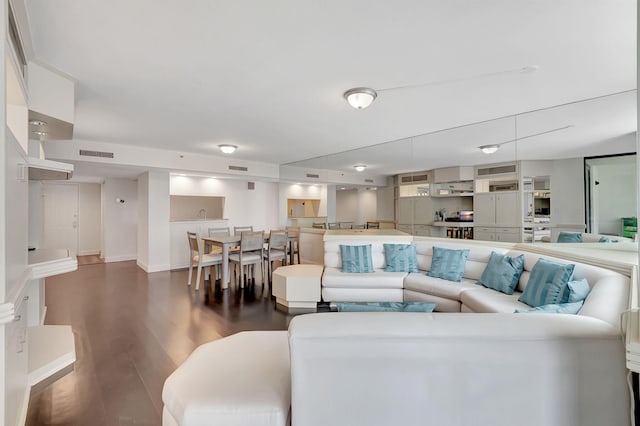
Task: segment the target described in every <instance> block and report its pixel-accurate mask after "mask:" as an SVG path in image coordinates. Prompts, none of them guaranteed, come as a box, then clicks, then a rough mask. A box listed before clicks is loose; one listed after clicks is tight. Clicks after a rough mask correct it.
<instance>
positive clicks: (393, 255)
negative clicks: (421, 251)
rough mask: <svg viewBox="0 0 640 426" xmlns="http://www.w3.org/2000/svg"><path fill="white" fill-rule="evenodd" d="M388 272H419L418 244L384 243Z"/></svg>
mask: <svg viewBox="0 0 640 426" xmlns="http://www.w3.org/2000/svg"><path fill="white" fill-rule="evenodd" d="M384 258H385V261H386V263H387V266H386V267H385V268H384V270H385V271H386V272H418V259H417V258H416V246H414V245H413V244H384Z"/></svg>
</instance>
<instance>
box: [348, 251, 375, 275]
mask: <svg viewBox="0 0 640 426" xmlns="http://www.w3.org/2000/svg"><path fill="white" fill-rule="evenodd" d="M340 258H341V259H342V272H348V273H363V272H373V258H372V257H371V244H364V245H360V246H348V245H343V244H341V245H340Z"/></svg>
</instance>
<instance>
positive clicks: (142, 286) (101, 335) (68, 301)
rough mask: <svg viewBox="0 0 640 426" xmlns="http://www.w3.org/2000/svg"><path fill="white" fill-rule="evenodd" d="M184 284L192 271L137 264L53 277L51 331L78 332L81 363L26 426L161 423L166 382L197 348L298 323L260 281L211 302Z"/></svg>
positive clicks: (45, 394)
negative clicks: (150, 269) (64, 327)
mask: <svg viewBox="0 0 640 426" xmlns="http://www.w3.org/2000/svg"><path fill="white" fill-rule="evenodd" d="M194 276H195V272H194ZM194 280H195V278H194ZM186 282H187V271H186V270H182V271H173V272H157V273H152V274H146V273H145V272H144V271H142V270H141V269H140V268H138V267H137V266H136V264H135V262H118V263H107V264H105V263H102V264H92V265H82V266H79V267H78V270H77V271H75V272H72V273H68V274H63V275H59V276H56V277H51V278H48V279H47V280H46V284H45V287H46V299H45V300H46V305H47V317H46V324H70V325H71V326H72V327H73V332H74V335H75V342H76V357H77V361H76V363H75V370H74V372H72V373H71V374H69V375H67V376H65V377H63V378H62V379H60V380H58V381H57V382H55V383H53V384H52V385H50V386H49V387H47V388H46V389H45V390H43V391H42V392H41V393H40V394H37V395H32V396H31V400H30V403H29V411H28V415H27V422H26V424H27V425H28V426H35V425H77V426H81V425H82V426H87V425H91V426H112V425H136V426H140V425H144V426H146V425H153V426H157V425H160V424H161V413H162V397H161V394H162V386H163V384H164V381H165V379H166V378H167V376H168V375H169V374H171V373H172V372H173V371H174V370H175V368H176V367H177V366H178V365H179V364H180V363H182V362H183V361H184V360H185V358H186V357H187V356H188V355H189V354H190V353H191V352H192V351H193V350H194V349H195V348H196V347H197V346H199V345H200V344H202V343H205V342H209V341H211V340H215V339H219V338H221V337H223V336H227V335H230V334H233V333H236V332H238V331H244V330H284V329H286V328H287V327H288V325H289V322H290V320H291V318H293V316H291V315H287V314H286V313H284V312H282V311H280V310H276V309H275V307H274V301H273V300H272V299H271V297H270V290H269V288H268V287H265V288H264V289H263V288H262V286H261V284H260V283H258V284H257V285H255V286H254V287H253V288H247V289H244V290H241V289H233V288H232V289H231V290H225V291H224V292H221V291H219V288H218V292H217V293H216V292H213V294H212V297H211V298H210V300H208V299H209V297H206V296H205V294H206V293H207V292H205V291H204V289H202V286H201V289H200V291H198V292H196V291H194V290H193V289H192V288H190V287H188V286H187V285H186ZM192 287H194V284H193V285H192Z"/></svg>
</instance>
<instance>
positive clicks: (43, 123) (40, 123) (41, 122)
mask: <svg viewBox="0 0 640 426" xmlns="http://www.w3.org/2000/svg"><path fill="white" fill-rule="evenodd" d="M29 124H33V125H34V126H46V125H47V122H46V121H42V120H30V121H29Z"/></svg>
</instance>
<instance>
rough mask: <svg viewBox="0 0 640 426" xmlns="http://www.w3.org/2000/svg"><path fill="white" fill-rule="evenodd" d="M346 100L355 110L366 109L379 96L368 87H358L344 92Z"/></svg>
mask: <svg viewBox="0 0 640 426" xmlns="http://www.w3.org/2000/svg"><path fill="white" fill-rule="evenodd" d="M343 96H344V98H345V99H346V100H347V102H349V105H351V106H352V107H354V108H355V109H365V108H366V107H368V106H369V105H371V103H373V101H374V100H375V99H376V97H377V96H378V94H377V93H376V91H375V90H373V89H370V88H368V87H356V88H355V89H349V90H347V91H346V92H344V95H343Z"/></svg>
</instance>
